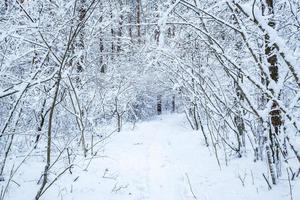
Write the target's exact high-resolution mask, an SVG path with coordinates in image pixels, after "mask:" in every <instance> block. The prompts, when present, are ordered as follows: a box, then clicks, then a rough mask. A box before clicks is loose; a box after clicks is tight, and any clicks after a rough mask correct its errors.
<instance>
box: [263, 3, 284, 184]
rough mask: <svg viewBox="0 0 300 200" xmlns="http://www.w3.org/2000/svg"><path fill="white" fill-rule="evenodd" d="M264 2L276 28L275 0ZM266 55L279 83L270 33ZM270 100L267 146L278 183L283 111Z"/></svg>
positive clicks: (267, 35)
mask: <svg viewBox="0 0 300 200" xmlns="http://www.w3.org/2000/svg"><path fill="white" fill-rule="evenodd" d="M264 1H265V2H264V3H263V14H264V15H267V16H268V17H269V18H268V25H269V26H270V27H272V28H275V25H276V24H275V22H274V19H273V15H274V1H273V0H264ZM264 38H265V55H266V57H267V61H268V69H269V75H270V78H271V81H273V82H275V83H277V82H278V79H279V71H278V59H277V54H276V48H275V46H274V44H273V43H272V41H271V40H270V35H269V34H265V36H264ZM269 86H270V83H267V87H268V88H269ZM269 90H270V92H271V93H272V94H273V95H274V96H275V95H276V94H275V91H274V88H272V87H270V88H269ZM268 101H272V106H271V110H270V111H269V121H270V126H269V133H268V138H269V144H268V146H269V148H270V149H269V148H267V149H266V150H267V156H268V162H269V168H270V174H271V177H272V183H273V184H276V179H277V176H279V175H280V157H279V148H280V147H279V145H280V144H279V143H278V142H279V141H278V140H277V139H276V138H278V137H277V136H278V135H279V134H280V127H281V126H282V120H281V112H280V108H279V106H278V103H277V102H276V101H274V100H271V99H268ZM274 166H276V169H277V173H275V169H274Z"/></svg>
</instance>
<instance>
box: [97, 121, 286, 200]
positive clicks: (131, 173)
mask: <svg viewBox="0 0 300 200" xmlns="http://www.w3.org/2000/svg"><path fill="white" fill-rule="evenodd" d="M105 152H106V154H107V155H109V156H110V157H111V158H113V160H114V161H115V162H113V163H110V165H111V169H110V170H112V173H118V181H117V182H118V184H120V185H119V188H121V189H120V190H118V191H117V192H114V193H113V194H107V197H106V198H104V199H114V200H126V199H134V200H189V199H195V198H197V199H199V200H200V199H201V200H202V199H203V200H221V199H222V200H227V199H228V200H257V199H262V198H264V199H272V200H283V199H289V190H288V186H287V185H284V184H283V185H282V188H275V189H274V191H272V192H268V189H267V185H266V183H265V182H264V180H263V179H262V176H261V175H262V173H263V172H264V173H267V172H265V171H264V170H266V167H265V166H264V165H263V163H256V164H255V163H253V161H252V160H249V159H246V158H244V159H243V160H241V159H240V160H232V161H230V163H229V166H228V167H226V165H225V161H224V159H223V152H219V157H220V160H221V165H222V166H221V169H220V167H219V166H218V164H217V160H216V158H215V154H214V152H213V150H212V148H207V147H205V145H204V142H203V138H202V136H201V134H200V133H197V132H193V131H191V130H190V128H189V126H188V124H187V122H186V121H185V120H184V116H183V115H168V116H162V118H158V119H156V120H153V121H150V122H143V123H140V124H138V125H137V127H136V128H135V130H134V131H124V132H122V133H120V134H119V135H118V136H115V137H114V138H113V140H112V141H111V143H110V144H108V145H107V147H106V149H105ZM100 162H101V161H100ZM103 162H105V161H103ZM100 165H101V164H100ZM108 168H110V167H108ZM253 169H255V170H253ZM241 180H242V181H243V182H244V186H243V184H242V181H241ZM189 181H190V184H189ZM122 186H124V188H123V187H122ZM117 187H118V186H117ZM191 190H192V191H191ZM193 193H194V194H193ZM194 195H195V196H194Z"/></svg>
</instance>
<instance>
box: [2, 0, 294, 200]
mask: <svg viewBox="0 0 300 200" xmlns="http://www.w3.org/2000/svg"><path fill="white" fill-rule="evenodd" d="M175 104H176V105H175ZM175 107H176V108H175ZM166 110H168V111H170V112H175V111H177V112H184V113H185V115H186V118H187V119H188V122H189V124H190V126H191V127H192V129H194V130H197V133H199V134H201V135H202V136H203V140H204V141H205V144H206V145H207V146H209V147H212V148H213V150H214V155H215V157H216V159H217V160H218V162H219V159H220V158H219V154H220V153H222V154H223V153H224V154H225V155H226V157H238V158H240V157H244V156H246V155H247V156H248V157H251V158H253V161H254V162H256V161H264V162H265V163H267V164H266V168H268V172H269V174H264V177H265V179H266V182H267V183H268V184H269V187H270V188H271V187H273V185H276V184H277V183H278V181H280V177H281V176H282V174H283V173H288V175H289V177H290V179H291V181H293V180H296V179H297V178H299V177H300V147H299V143H296V142H295V141H296V140H297V139H298V138H299V137H300V124H299V119H300V1H299V0H226V1H215V0H166V1H154V0H43V1H42V0H2V1H1V2H0V156H1V157H0V181H1V182H2V183H3V184H1V188H0V200H4V199H6V195H7V193H8V192H9V188H10V185H11V184H13V183H12V180H13V177H14V174H16V172H17V171H18V169H19V167H20V165H22V163H24V162H25V160H26V159H27V158H28V157H29V156H30V155H31V154H33V153H34V152H37V151H39V152H42V153H43V154H44V156H45V158H46V159H45V160H44V164H45V165H44V168H43V169H40V170H41V173H42V176H41V178H40V180H39V182H38V183H37V184H38V185H39V189H38V190H37V191H36V196H35V199H40V198H41V197H42V196H43V195H45V191H47V189H48V188H49V187H51V185H52V183H53V182H55V181H56V179H50V178H49V172H50V171H51V170H52V169H53V168H54V167H53V166H55V165H56V164H58V163H59V162H61V161H62V160H63V159H64V158H69V163H68V165H67V166H66V168H65V170H63V171H62V172H61V174H59V176H58V177H57V178H59V177H60V176H63V175H64V173H67V171H68V170H70V171H71V170H72V168H73V167H74V166H73V164H72V159H70V158H73V157H74V155H75V154H76V155H77V156H84V157H89V156H94V155H95V152H93V151H94V147H95V146H96V145H98V144H99V143H101V142H102V141H104V140H105V139H106V138H108V137H110V135H111V134H112V133H114V132H120V131H121V130H122V125H123V124H124V123H132V124H135V122H137V121H139V120H144V119H149V118H150V117H153V116H155V115H157V114H160V113H164V112H165V111H166ZM107 125H112V126H113V127H114V128H113V129H111V130H110V132H107V131H104V130H103V132H105V133H103V134H99V129H101V127H104V126H107ZM297 144H298V146H297ZM19 154H22V155H25V156H24V159H23V160H22V161H21V162H20V163H16V164H12V162H13V159H11V158H12V157H13V156H15V155H19ZM269 177H270V178H269ZM1 182H0V183H1ZM4 183H5V184H4Z"/></svg>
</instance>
